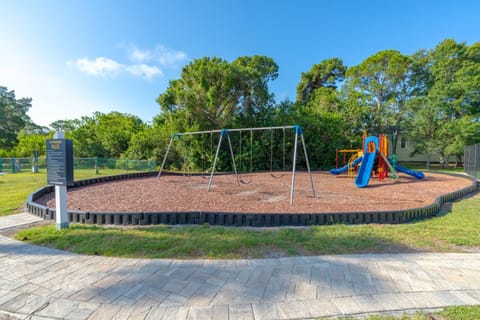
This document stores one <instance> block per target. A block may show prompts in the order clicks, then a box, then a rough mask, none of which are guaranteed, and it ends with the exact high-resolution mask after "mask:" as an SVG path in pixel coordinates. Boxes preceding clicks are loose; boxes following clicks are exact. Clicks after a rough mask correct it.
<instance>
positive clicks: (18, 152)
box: [11, 130, 53, 158]
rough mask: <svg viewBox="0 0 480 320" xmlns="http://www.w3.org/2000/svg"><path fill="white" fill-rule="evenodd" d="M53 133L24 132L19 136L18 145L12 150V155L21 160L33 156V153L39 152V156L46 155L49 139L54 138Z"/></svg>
mask: <svg viewBox="0 0 480 320" xmlns="http://www.w3.org/2000/svg"><path fill="white" fill-rule="evenodd" d="M52 136H53V133H28V132H26V131H25V130H22V131H21V132H20V134H19V135H18V143H17V145H16V146H15V147H14V148H13V149H12V152H11V153H12V155H14V156H15V157H19V158H28V157H32V156H33V152H34V151H35V150H36V151H38V155H39V156H44V155H45V149H46V143H45V141H46V140H47V139H50V138H52Z"/></svg>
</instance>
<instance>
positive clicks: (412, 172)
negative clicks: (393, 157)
mask: <svg viewBox="0 0 480 320" xmlns="http://www.w3.org/2000/svg"><path fill="white" fill-rule="evenodd" d="M395 170H397V171H399V172H402V173H405V174H408V175H410V176H413V177H415V178H417V179H423V178H425V175H424V174H423V172H420V171H415V170H410V169H407V168H405V167H402V166H399V165H398V164H396V165H395Z"/></svg>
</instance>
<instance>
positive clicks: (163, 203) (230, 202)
mask: <svg viewBox="0 0 480 320" xmlns="http://www.w3.org/2000/svg"><path fill="white" fill-rule="evenodd" d="M274 174H275V176H277V177H278V178H275V177H273V176H272V175H271V174H270V173H255V174H242V175H240V176H239V178H240V179H241V180H242V181H243V182H245V183H240V185H238V184H237V178H236V176H235V175H233V174H231V175H217V176H214V178H213V183H212V188H211V191H210V192H207V187H208V177H200V176H171V175H164V176H162V177H161V178H160V179H158V180H157V179H156V178H143V179H129V180H121V181H115V182H106V183H99V184H94V185H91V186H86V187H81V188H75V189H71V190H69V192H68V209H69V210H82V211H89V212H188V211H210V212H211V211H216V212H255V213H320V212H351V211H380V210H396V209H408V208H416V207H423V206H426V205H429V204H431V203H433V202H434V201H435V199H436V198H437V197H438V196H440V195H442V194H445V193H448V192H452V191H455V190H460V189H463V188H465V187H468V186H470V185H471V183H472V182H471V181H470V180H468V179H466V178H462V177H456V176H450V175H444V174H435V173H426V174H425V179H424V180H417V179H415V178H413V177H410V176H406V175H403V174H400V177H399V178H397V179H395V180H393V179H391V178H387V179H385V180H383V181H378V179H377V178H375V177H372V179H371V180H370V183H369V185H368V186H367V187H366V188H357V187H356V186H355V184H354V179H353V178H348V177H346V176H333V175H331V174H329V173H327V172H314V173H313V174H312V176H313V181H314V186H315V191H316V196H315V197H314V196H313V192H312V188H311V184H310V180H309V177H308V174H307V173H305V172H297V174H296V177H295V193H294V204H293V206H290V187H291V182H292V174H291V172H288V173H285V172H283V173H282V172H276V173H274ZM247 183H248V184H247ZM37 202H39V203H41V204H44V205H47V206H49V207H52V208H54V207H55V195H54V194H53V193H52V194H49V195H47V196H45V197H43V198H41V199H39V200H38V201H37Z"/></svg>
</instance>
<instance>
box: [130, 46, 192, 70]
mask: <svg viewBox="0 0 480 320" xmlns="http://www.w3.org/2000/svg"><path fill="white" fill-rule="evenodd" d="M129 51H130V52H129V58H130V60H131V61H133V62H137V63H142V62H156V63H159V64H160V65H162V66H164V67H169V68H174V67H176V66H177V64H178V63H179V62H182V61H185V60H186V59H187V54H186V53H185V52H183V51H177V50H174V49H170V48H167V47H165V46H164V45H161V44H159V45H157V46H156V47H155V48H154V49H152V50H148V49H147V50H142V49H139V48H137V47H136V46H135V45H133V44H131V45H129Z"/></svg>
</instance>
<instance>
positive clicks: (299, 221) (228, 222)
mask: <svg viewBox="0 0 480 320" xmlns="http://www.w3.org/2000/svg"><path fill="white" fill-rule="evenodd" d="M156 174H157V172H140V173H128V174H121V175H116V176H106V177H99V178H93V179H87V180H80V181H75V184H74V186H72V187H70V188H77V187H82V186H87V185H90V184H94V183H101V182H107V181H115V180H123V179H132V178H133V179H135V178H143V177H151V176H155V175H156ZM442 174H446V175H453V176H458V177H463V178H466V179H470V180H471V181H472V184H471V186H469V187H466V188H464V189H461V190H457V191H454V192H450V193H447V194H444V195H441V196H439V197H438V198H437V199H436V200H435V202H434V203H432V204H430V205H428V206H424V207H420V208H413V209H406V210H394V211H367V212H329V213H300V214H299V213H292V214H290V213H278V214H275V213H269V214H260V213H258V214H257V213H232V212H204V211H192V212H85V211H75V210H68V211H67V214H68V218H69V221H70V222H73V223H84V224H98V225H102V224H114V225H155V224H168V225H174V224H205V223H208V224H210V225H224V226H249V227H277V226H311V225H329V224H368V223H403V222H409V221H413V220H418V219H424V218H428V217H432V216H436V215H437V214H438V213H439V212H440V209H441V207H442V205H443V204H445V203H447V202H452V201H455V200H457V199H460V198H462V197H464V196H466V195H468V194H470V193H473V192H476V191H477V189H478V182H477V179H476V178H474V177H471V176H467V175H461V174H451V173H442ZM54 190H55V188H54V187H53V186H47V187H43V188H41V189H39V190H37V191H35V192H33V193H32V194H30V195H29V196H28V199H27V203H26V210H27V211H28V212H29V213H31V214H34V215H36V216H39V217H41V218H43V219H45V220H54V219H55V209H52V208H48V207H46V206H42V205H40V204H38V203H36V202H35V200H37V199H38V198H40V197H42V196H44V195H45V194H48V193H51V192H54Z"/></svg>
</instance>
